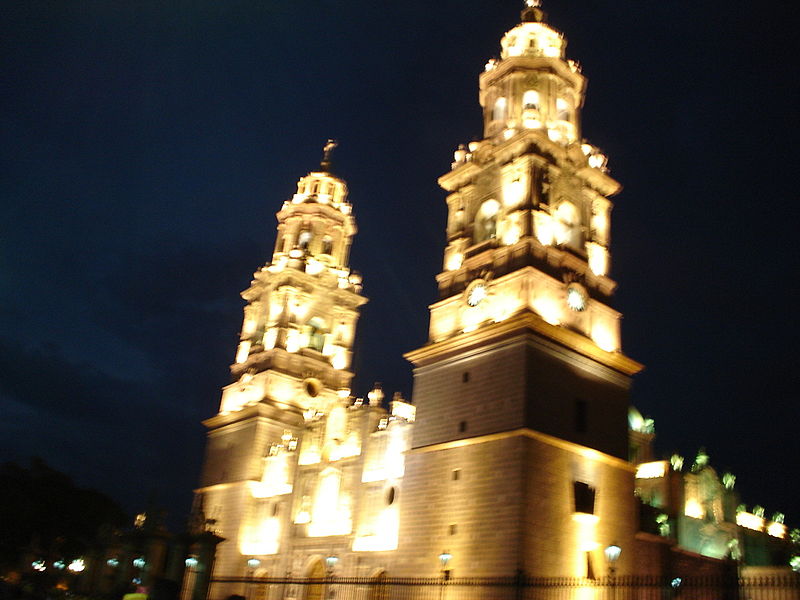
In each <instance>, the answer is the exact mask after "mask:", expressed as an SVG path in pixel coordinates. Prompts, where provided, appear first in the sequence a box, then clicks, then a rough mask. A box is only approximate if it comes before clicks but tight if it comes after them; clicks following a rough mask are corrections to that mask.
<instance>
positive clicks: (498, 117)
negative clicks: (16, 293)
mask: <svg viewBox="0 0 800 600" xmlns="http://www.w3.org/2000/svg"><path fill="white" fill-rule="evenodd" d="M506 106H507V102H506V99H505V98H503V97H500V98H498V99H497V100H495V101H494V108H493V109H492V121H504V120H505V118H506Z"/></svg>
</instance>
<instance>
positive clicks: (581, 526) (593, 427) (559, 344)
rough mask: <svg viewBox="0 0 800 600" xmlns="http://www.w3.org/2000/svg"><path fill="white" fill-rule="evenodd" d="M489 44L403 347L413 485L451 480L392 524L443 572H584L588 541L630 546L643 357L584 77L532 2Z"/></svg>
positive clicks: (612, 189) (595, 548)
mask: <svg viewBox="0 0 800 600" xmlns="http://www.w3.org/2000/svg"><path fill="white" fill-rule="evenodd" d="M500 46H501V54H500V58H499V59H491V60H489V61H488V62H487V63H486V66H485V69H484V71H483V72H482V73H481V74H480V77H479V85H480V93H479V101H480V105H481V107H482V109H483V136H482V138H481V139H479V140H476V141H472V142H470V143H469V144H465V145H461V146H459V147H458V149H457V150H456V151H455V154H454V161H453V163H452V168H451V170H450V171H449V172H448V173H447V174H445V175H443V176H442V177H440V179H439V184H440V185H441V186H442V188H444V189H445V190H446V192H447V193H448V195H447V198H446V202H447V206H448V220H447V245H446V248H445V251H444V260H443V270H442V271H441V272H440V273H439V274H438V275H437V276H436V279H437V282H438V288H439V297H440V299H439V300H438V301H437V302H436V303H434V304H433V305H431V307H430V331H429V340H428V343H427V344H426V345H425V346H423V347H422V348H419V349H418V350H414V351H413V352H410V353H409V354H407V355H406V357H407V358H408V359H409V360H410V361H411V362H412V363H413V365H414V367H415V369H414V401H415V404H416V406H417V423H416V426H415V430H414V434H413V441H412V450H411V453H410V455H409V457H408V463H407V464H408V470H407V485H408V486H409V487H408V489H409V494H413V490H417V489H419V490H423V489H426V488H430V486H434V487H435V486H441V487H445V488H447V491H446V492H445V493H444V495H443V496H442V501H441V502H440V503H438V504H437V503H435V502H427V505H426V509H425V510H427V511H429V512H426V515H425V516H422V515H420V514H417V515H415V519H411V518H410V517H409V518H405V519H403V520H402V521H401V523H403V524H404V526H405V527H407V529H406V531H405V532H402V531H401V540H402V539H415V538H417V537H418V536H423V537H424V535H425V533H424V532H423V528H420V527H419V525H418V524H419V523H426V522H428V523H429V525H430V527H429V528H428V531H438V535H436V536H435V537H434V539H435V541H433V542H432V544H431V547H430V548H425V550H422V549H421V548H419V549H420V552H428V553H430V554H431V555H433V556H434V557H435V555H436V554H438V553H440V552H442V550H443V549H447V550H448V551H449V553H450V554H452V557H453V558H452V561H451V563H450V565H451V566H452V568H453V569H454V570H455V573H456V575H457V576H472V575H476V576H477V575H490V574H492V575H499V574H507V575H513V574H514V573H515V572H516V571H517V570H518V569H522V570H524V571H526V572H528V573H529V574H532V575H540V576H570V577H573V576H575V577H586V576H591V575H592V573H593V572H594V569H595V567H594V566H593V565H594V563H599V564H598V565H597V569H600V567H601V561H602V556H601V555H600V554H598V552H599V549H600V548H602V547H605V546H606V545H608V544H611V543H612V542H613V540H614V539H616V540H617V541H616V542H614V543H620V544H621V543H623V542H622V540H625V541H628V542H630V544H631V545H632V544H633V528H634V525H633V523H634V522H635V517H634V514H633V512H634V508H635V507H634V498H633V494H632V491H633V472H632V467H631V465H630V463H628V461H627V452H628V446H627V413H628V390H629V386H630V377H631V376H632V375H634V374H635V373H636V372H638V371H639V370H640V369H641V368H642V366H641V365H640V364H638V363H637V362H635V361H634V360H632V359H630V358H628V357H627V356H626V355H625V354H623V352H622V348H621V342H620V318H621V315H620V313H619V312H618V311H616V310H615V309H614V308H613V307H612V305H611V296H612V293H613V291H614V288H615V286H616V284H615V282H614V281H613V280H612V279H611V278H610V277H609V267H610V253H609V243H610V233H609V228H610V214H611V209H612V202H611V200H610V198H611V197H612V196H613V195H615V194H616V193H618V192H619V190H620V188H621V186H620V184H619V183H618V182H617V181H615V180H614V179H613V178H612V177H611V176H610V175H609V171H608V168H607V166H606V157H605V156H604V155H603V153H602V152H601V151H600V150H599V149H598V148H597V147H595V146H594V145H592V144H591V143H589V142H588V141H587V140H585V139H583V137H582V134H581V123H580V112H581V108H582V106H583V102H584V96H585V91H586V79H585V77H584V76H583V75H582V73H581V69H580V66H579V65H578V63H576V62H575V61H572V60H568V59H566V55H565V50H566V40H565V38H564V37H563V35H562V34H561V33H560V32H558V31H557V30H555V29H554V28H553V27H551V26H550V25H549V24H547V22H546V20H545V14H544V12H543V10H542V9H541V7H540V6H539V2H538V1H537V0H528V2H526V6H525V8H524V10H523V11H522V18H521V23H520V24H519V25H517V26H516V27H514V28H513V29H511V30H510V31H508V32H507V33H506V34H505V35H504V36H503V37H502V39H501V42H500ZM412 474H413V479H412ZM450 488H452V489H450ZM417 502H420V503H424V502H425V500H424V499H423V498H422V496H420V498H409V497H408V494H407V496H406V504H405V505H404V506H409V505H414V504H416V503H417ZM418 510H419V509H418ZM415 528H417V529H415ZM437 528H438V529H437ZM429 537H430V534H429ZM475 540H483V541H485V542H486V543H476V542H475ZM498 542H502V543H498ZM459 557H460V560H459ZM412 560H413V559H412ZM430 560H435V559H434V558H430ZM620 566H621V568H623V569H624V565H620Z"/></svg>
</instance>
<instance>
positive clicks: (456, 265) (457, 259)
mask: <svg viewBox="0 0 800 600" xmlns="http://www.w3.org/2000/svg"><path fill="white" fill-rule="evenodd" d="M463 262H464V255H463V254H461V253H460V252H451V253H450V255H449V256H448V257H447V264H446V265H445V268H446V269H447V270H448V271H457V270H458V269H460V268H461V264H462V263H463Z"/></svg>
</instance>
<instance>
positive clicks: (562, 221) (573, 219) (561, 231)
mask: <svg viewBox="0 0 800 600" xmlns="http://www.w3.org/2000/svg"><path fill="white" fill-rule="evenodd" d="M555 230H556V231H555V237H556V243H558V244H562V245H565V246H570V247H572V248H575V249H580V247H581V228H580V215H579V214H578V209H577V207H576V206H575V205H574V204H573V203H572V202H568V201H566V200H565V201H564V202H562V203H561V204H559V205H558V208H557V209H556V227H555Z"/></svg>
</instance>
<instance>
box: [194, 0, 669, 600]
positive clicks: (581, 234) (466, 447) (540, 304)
mask: <svg viewBox="0 0 800 600" xmlns="http://www.w3.org/2000/svg"><path fill="white" fill-rule="evenodd" d="M565 47H566V41H565V39H564V37H563V36H562V35H561V34H560V33H559V32H557V31H556V30H554V29H553V28H552V27H550V26H549V25H547V24H546V23H545V21H544V14H543V12H542V11H541V9H540V8H539V7H538V3H537V2H535V1H531V2H529V3H528V7H527V8H526V9H525V10H524V11H523V14H522V23H520V24H519V25H518V26H517V27H515V28H513V29H512V30H511V31H509V32H507V33H506V34H505V36H503V38H502V40H501V49H502V51H501V59H500V60H491V61H489V62H488V63H487V65H486V69H485V72H484V73H482V74H481V76H480V103H481V106H482V108H483V115H484V123H483V138H482V139H481V140H479V141H474V142H471V143H469V144H468V145H464V146H460V147H459V148H458V149H457V150H456V152H455V154H454V161H453V163H452V170H451V171H450V172H449V173H447V174H445V175H443V176H442V177H441V178H440V180H439V183H440V185H441V186H442V187H443V188H444V189H445V190H446V191H447V193H448V195H447V198H446V202H447V206H448V220H447V243H446V247H445V249H444V260H443V270H442V272H441V273H439V274H438V275H437V282H438V287H439V292H440V299H439V301H437V302H436V303H434V304H433V305H432V306H431V307H430V331H429V340H428V343H427V344H426V345H424V346H423V347H421V348H419V349H417V350H415V351H413V352H410V353H409V354H408V355H407V356H406V358H408V360H409V361H410V362H411V363H412V364H413V365H414V394H413V399H414V404H413V405H412V404H410V403H407V402H405V401H404V400H403V399H402V398H399V397H397V398H394V399H393V401H392V402H390V403H387V404H388V407H387V406H386V405H385V404H384V403H383V400H384V398H383V393H382V392H381V390H380V389H378V388H376V389H374V390H373V391H372V392H370V394H369V396H368V398H367V399H358V398H354V397H352V395H351V393H350V381H351V379H352V377H353V373H352V372H351V371H349V365H350V358H351V349H352V343H353V337H354V335H355V324H356V321H357V319H358V309H359V307H360V306H361V305H362V304H363V303H364V302H366V299H365V298H363V297H362V296H361V294H360V290H361V286H360V283H361V279H360V277H359V276H358V275H357V274H356V273H354V272H352V271H351V270H350V267H349V248H350V244H351V242H352V237H353V235H354V234H355V232H356V226H355V220H354V217H353V211H352V206H351V205H350V203H349V201H348V199H347V187H346V184H345V182H344V181H343V180H342V179H340V178H339V177H337V176H336V175H334V174H333V173H332V170H331V154H330V153H331V151H332V149H333V147H334V145H335V144H333V143H332V142H331V143H329V144H328V145H327V146H326V148H325V156H324V158H323V162H322V165H321V166H320V168H319V170H317V171H313V172H311V173H309V174H308V175H307V176H306V177H304V178H302V179H301V180H300V181H299V183H298V187H297V193H296V194H294V196H293V197H292V198H291V199H290V200H287V201H286V202H284V203H283V206H282V208H281V210H280V211H279V212H278V215H277V217H278V235H277V241H276V245H275V251H274V253H273V256H272V260H271V261H270V262H269V263H268V264H267V265H265V266H264V267H263V268H261V269H260V270H259V271H257V272H256V273H255V275H254V279H253V282H252V285H251V286H250V287H249V288H248V289H247V290H245V291H244V292H243V293H242V296H243V298H244V299H245V300H246V302H247V305H246V307H245V309H244V313H245V315H244V322H243V326H242V332H241V341H240V344H239V348H238V350H237V354H236V358H235V362H234V364H233V365H232V367H231V372H232V375H233V379H234V381H233V383H232V384H231V385H229V386H227V387H226V388H225V389H224V390H223V394H222V401H221V404H220V411H219V414H217V415H215V416H214V417H212V418H210V419H208V420H207V421H205V425H206V427H207V428H208V449H207V454H206V462H205V467H204V470H203V475H202V482H201V486H200V488H198V490H197V491H196V492H197V498H198V503H197V506H198V510H201V509H202V512H203V513H204V516H205V519H206V522H207V523H208V526H209V527H210V528H212V529H213V530H214V531H215V532H216V533H218V534H219V535H220V536H222V537H223V538H225V541H224V542H223V543H221V544H220V545H219V547H218V556H217V562H216V565H215V570H214V573H215V576H217V577H224V578H232V579H236V578H240V579H241V578H247V577H251V576H272V577H282V576H285V575H291V576H294V577H322V576H323V575H325V574H334V573H335V574H336V575H339V576H358V577H378V576H380V575H381V574H382V573H385V574H388V575H390V576H400V577H410V576H423V577H432V576H438V575H440V574H441V573H442V572H443V571H447V572H448V573H450V574H455V575H457V576H464V577H480V576H488V577H494V576H513V575H515V574H518V573H520V572H524V573H526V574H528V575H533V576H546V577H581V578H584V577H589V578H594V577H598V576H602V575H605V574H606V573H607V569H608V565H607V562H606V559H605V556H604V549H606V548H607V547H609V546H611V547H613V546H614V545H618V546H620V547H623V548H626V549H629V550H627V551H625V552H623V553H622V555H621V557H620V559H619V562H618V563H617V564H616V565H615V568H616V571H617V573H619V574H620V575H627V574H639V573H645V572H648V573H649V572H653V573H661V572H663V571H664V569H665V567H664V568H662V566H663V565H665V564H678V563H680V561H681V560H683V561H684V562H685V559H684V558H681V559H680V560H678V559H677V558H670V560H667V558H665V557H668V556H669V557H672V556H673V555H674V552H673V553H672V554H670V552H672V550H671V549H672V546H671V545H670V544H669V543H666V544H665V542H664V536H658V535H654V534H650V533H641V532H639V512H640V508H639V507H640V502H639V500H638V499H637V498H636V496H635V495H634V489H635V487H636V485H637V483H636V481H640V479H637V467H636V465H635V464H634V463H632V462H629V456H632V455H631V454H629V453H630V452H631V451H633V452H634V453H635V456H636V460H637V461H638V462H642V461H644V460H650V459H651V458H652V452H651V448H650V442H651V440H652V436H651V435H650V434H649V433H648V432H647V431H645V430H644V429H642V428H641V427H639V428H637V427H633V428H632V429H633V430H634V431H633V433H632V434H631V436H630V437H629V435H628V423H629V419H628V417H629V402H628V390H629V387H630V380H631V377H632V376H633V375H635V374H636V373H637V372H638V371H639V370H640V369H641V368H642V366H641V365H640V364H638V363H637V362H636V361H634V360H632V359H630V358H628V357H627V356H625V354H624V353H623V352H622V349H621V340H620V329H619V322H620V314H619V313H618V312H617V311H616V310H615V309H614V308H613V307H612V306H611V304H610V303H611V295H612V293H613V291H614V288H615V287H616V283H615V282H614V281H613V280H611V279H610V278H609V275H608V273H609V263H610V260H611V254H610V250H609V242H610V233H609V232H610V214H611V209H612V203H611V200H610V197H611V196H613V195H614V194H615V193H617V192H618V191H619V189H620V185H619V184H618V183H617V182H616V181H615V180H614V179H612V178H611V177H610V175H609V173H608V169H607V167H606V158H605V156H604V155H603V154H602V153H601V152H600V150H599V149H598V148H596V147H595V146H593V145H591V144H590V143H588V142H587V141H586V140H585V139H583V138H582V137H581V131H580V122H581V121H580V110H581V107H582V106H583V101H584V92H585V87H586V80H585V78H584V77H583V75H582V74H581V71H580V67H579V66H578V64H577V63H575V62H573V61H571V60H567V59H566V56H565ZM654 485H655V484H654ZM639 487H640V488H641V487H642V484H639ZM665 493H666V492H665ZM670 493H671V492H670ZM681 556H683V555H681ZM643 561H644V562H643ZM670 561H671V562H670ZM680 564H683V563H680ZM659 565H662V566H659ZM244 591H245V582H244V581H240V582H236V581H231V582H227V583H219V584H215V585H213V586H212V590H211V597H212V598H214V599H216V598H222V597H224V596H226V595H228V594H231V593H243V592H244ZM314 593H317V592H314Z"/></svg>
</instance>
